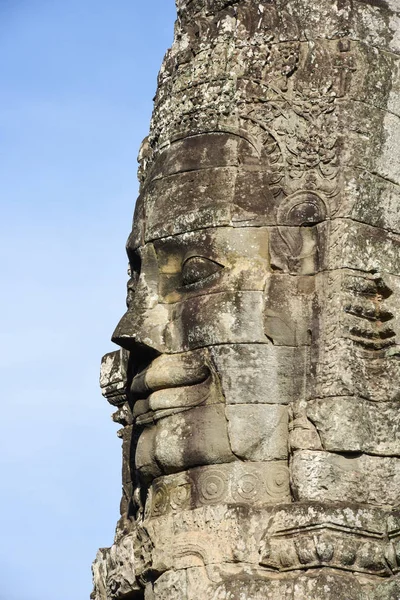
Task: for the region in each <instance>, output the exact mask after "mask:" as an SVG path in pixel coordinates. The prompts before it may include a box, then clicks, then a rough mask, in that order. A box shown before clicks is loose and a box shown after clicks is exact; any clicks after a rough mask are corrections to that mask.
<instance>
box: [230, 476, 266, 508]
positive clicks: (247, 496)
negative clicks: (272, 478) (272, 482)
mask: <svg viewBox="0 0 400 600" xmlns="http://www.w3.org/2000/svg"><path fill="white" fill-rule="evenodd" d="M261 491H262V483H261V481H260V479H259V477H258V476H257V475H256V474H255V473H245V474H244V475H241V476H240V477H238V479H237V480H236V481H234V483H233V486H232V494H233V497H234V498H235V500H236V501H239V502H240V501H243V500H244V501H245V502H252V501H254V500H257V499H258V498H259V496H260V495H261Z"/></svg>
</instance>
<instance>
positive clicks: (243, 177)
mask: <svg viewBox="0 0 400 600" xmlns="http://www.w3.org/2000/svg"><path fill="white" fill-rule="evenodd" d="M176 4H177V12H178V19H177V24H176V29H175V40H174V43H173V46H172V48H171V49H170V50H169V51H168V52H167V54H166V57H165V60H164V62H163V65H162V68H161V71H160V74H159V82H158V90H157V95H156V98H155V106H154V113H153V119H152V123H151V127H150V133H149V136H148V138H146V140H145V141H144V142H143V144H142V147H141V149H140V153H139V180H140V182H141V187H140V195H139V198H138V200H137V203H136V208H135V216H134V221H133V227H132V231H131V233H130V236H129V238H128V243H127V253H128V258H129V282H128V294H127V312H126V313H125V315H124V316H123V317H122V319H121V321H120V322H119V323H118V325H117V327H116V330H115V332H114V335H113V340H114V342H116V343H117V344H118V345H119V346H120V348H121V349H120V350H118V351H115V352H112V353H109V354H107V355H106V356H105V357H104V358H103V362H102V369H101V380H100V381H101V388H102V392H103V394H104V396H105V397H106V398H107V400H108V401H109V402H110V403H111V404H112V405H113V406H114V407H116V409H117V410H116V412H115V414H114V415H113V419H114V420H115V421H116V422H118V423H120V424H121V425H122V429H121V431H120V432H119V436H120V438H121V440H122V450H123V465H122V501H121V516H120V520H119V522H118V525H117V530H116V536H115V540H114V544H113V546H112V547H111V548H110V549H102V550H100V551H99V553H98V555H97V558H96V561H95V563H94V566H93V576H94V591H93V593H92V599H93V600H164V599H165V600H167V599H168V600H195V599H196V600H197V599H198V598H200V597H201V598H205V599H207V600H267V599H268V600H278V599H279V600H281V599H282V600H283V599H285V600H310V599H311V598H312V599H313V600H333V599H335V600H339V599H340V600H341V599H343V600H344V599H346V600H398V599H399V598H400V579H399V577H400V575H399V573H400V516H399V511H400V458H399V457H400V433H399V432H400V417H399V415H400V405H399V402H400V393H399V383H400V341H399V331H400V310H399V306H400V217H399V215H400V210H399V209H400V195H399V185H400V160H399V151H398V147H399V140H400V100H399V98H400V36H399V31H400V5H398V3H397V1H396V0H318V1H316V0H257V1H256V0H177V2H176Z"/></svg>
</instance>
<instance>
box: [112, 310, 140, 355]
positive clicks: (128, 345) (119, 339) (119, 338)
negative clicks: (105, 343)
mask: <svg viewBox="0 0 400 600" xmlns="http://www.w3.org/2000/svg"><path fill="white" fill-rule="evenodd" d="M135 330H136V327H135V323H134V319H133V315H132V313H131V312H130V311H127V312H126V313H125V314H124V316H123V317H122V318H121V320H120V321H119V323H118V325H117V326H116V328H115V330H114V333H113V334H112V336H111V341H112V342H114V344H117V345H118V346H121V348H124V349H125V350H132V349H133V347H134V345H135V343H136V338H137V334H136V331H135Z"/></svg>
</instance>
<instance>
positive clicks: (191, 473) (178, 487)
mask: <svg viewBox="0 0 400 600" xmlns="http://www.w3.org/2000/svg"><path fill="white" fill-rule="evenodd" d="M290 501H291V494H290V487H289V469H288V467H287V464H286V462H285V461H274V462H264V463H251V462H246V463H231V464H225V465H219V466H216V467H199V468H197V469H190V470H188V471H185V472H184V473H179V474H176V475H168V476H165V477H160V478H159V479H157V480H155V481H154V482H153V483H152V484H151V486H150V489H149V495H148V499H147V501H146V513H145V517H146V518H148V519H151V518H155V517H160V516H163V515H166V514H169V513H173V512H177V511H181V510H190V509H195V508H199V507H202V506H213V505H217V504H228V505H234V504H248V505H251V506H253V507H259V506H263V505H265V504H271V503H285V502H290Z"/></svg>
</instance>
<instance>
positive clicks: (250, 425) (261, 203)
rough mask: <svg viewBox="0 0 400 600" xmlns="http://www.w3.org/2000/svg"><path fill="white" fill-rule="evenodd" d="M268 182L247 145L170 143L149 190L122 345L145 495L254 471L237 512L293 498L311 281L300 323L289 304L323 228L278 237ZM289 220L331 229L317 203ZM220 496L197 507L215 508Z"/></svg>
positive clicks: (139, 213) (137, 232) (305, 284)
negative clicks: (201, 470)
mask: <svg viewBox="0 0 400 600" xmlns="http://www.w3.org/2000/svg"><path fill="white" fill-rule="evenodd" d="M249 175H251V179H252V180H255V181H256V184H257V185H256V186H254V188H252V187H251V186H250V185H249V181H250V178H249ZM263 177H264V178H265V169H264V170H263V165H261V164H260V159H259V156H258V154H257V152H256V150H255V149H254V147H252V145H251V143H250V142H249V141H248V140H244V139H243V138H242V137H240V136H237V135H233V134H228V133H220V134H204V135H198V136H193V137H189V138H185V139H182V140H179V141H177V142H175V143H174V144H172V145H171V147H170V148H168V149H167V150H166V151H165V152H164V153H163V154H161V156H160V157H159V158H158V160H157V161H156V163H155V165H154V166H153V167H152V168H151V170H150V172H149V173H148V175H147V178H146V182H145V184H144V185H143V186H142V191H141V195H140V197H139V200H138V203H137V206H136V211H135V218H134V224H133V230H132V233H131V235H130V237H129V239H128V244H127V252H128V256H129V261H130V275H131V277H130V280H129V283H128V300H127V304H128V310H127V312H126V314H125V315H124V316H123V318H122V319H121V321H120V322H119V324H118V326H117V328H116V330H115V332H114V335H113V341H114V342H116V343H117V344H118V345H120V346H121V347H122V348H124V349H125V350H126V351H128V353H129V359H128V369H127V373H128V375H127V382H128V383H127V385H128V388H129V390H128V393H129V403H130V408H131V410H132V416H133V423H134V428H135V431H136V432H137V437H138V439H137V443H136V445H135V450H134V455H135V457H134V468H133V470H136V471H137V475H138V480H139V484H140V486H141V487H142V488H143V486H144V487H146V486H148V485H150V484H151V483H152V481H153V480H154V479H156V478H158V477H160V476H164V475H170V474H174V473H181V472H186V471H188V470H193V469H194V471H191V477H192V478H193V477H195V474H196V472H197V471H196V469H197V468H198V467H204V466H207V465H223V468H222V470H221V468H220V470H219V473H220V474H221V473H222V479H223V480H224V479H225V478H228V479H231V478H232V477H235V476H234V474H233V470H234V469H237V468H238V467H239V465H240V464H242V463H243V461H246V464H248V468H247V471H246V472H249V468H250V471H251V469H253V470H254V474H253V476H247V475H246V477H245V479H244V480H243V481H240V477H239V483H238V484H237V483H236V484H235V486H236V487H235V489H236V492H232V489H231V488H232V486H230V491H228V490H227V491H226V493H227V494H228V496H229V497H228V498H227V500H229V498H230V497H231V495H232V494H233V495H235V493H236V496H239V499H241V500H243V499H245V500H246V499H248V500H249V501H250V500H251V501H252V503H253V504H254V502H257V500H259V501H260V502H262V503H265V502H276V501H278V500H279V501H285V500H288V499H290V492H289V475H288V469H287V460H288V408H287V405H288V403H289V402H290V401H292V400H293V398H294V397H295V396H296V397H298V396H299V390H301V387H302V385H303V384H302V381H303V379H304V369H305V363H306V352H305V349H306V347H307V345H308V344H309V340H308V327H309V326H308V325H307V319H306V318H305V314H304V315H301V314H298V312H299V307H301V306H302V302H301V298H302V297H303V298H305V299H306V301H305V302H303V304H304V305H305V304H306V303H307V302H308V300H307V298H309V297H311V296H310V295H312V293H313V284H312V282H310V278H308V281H303V279H304V277H303V278H302V277H300V280H301V283H300V285H299V286H298V289H296V298H295V300H296V311H297V312H296V314H293V310H294V308H293V310H292V308H291V306H290V302H291V301H292V300H293V285H295V286H297V285H298V284H297V283H293V282H296V281H297V279H298V278H296V277H293V275H299V274H300V275H301V274H302V273H303V272H304V273H305V275H309V274H310V273H313V271H314V270H315V266H314V262H315V246H316V244H315V240H314V238H313V236H314V231H313V228H312V227H311V228H304V229H301V228H297V229H296V230H295V229H294V228H293V227H289V228H285V224H286V223H285V221H284V219H285V218H286V219H287V218H288V217H287V216H286V217H280V218H281V219H283V221H282V223H283V226H282V227H279V228H278V227H277V214H278V213H279V211H277V210H274V209H276V205H277V200H276V199H274V197H273V195H272V193H271V191H270V189H269V186H268V182H267V181H266V180H264V181H261V183H260V178H263ZM281 204H282V203H281ZM299 207H300V212H301V211H303V212H302V214H301V215H300V217H299V216H298V215H297V212H298V211H299ZM304 207H306V209H305V208H304ZM310 207H311V209H310ZM290 211H292V212H294V213H295V214H296V218H297V219H299V218H301V219H303V220H305V221H310V222H311V224H313V223H314V221H317V222H318V219H319V220H321V219H320V215H319V214H317V217H318V219H317V218H316V213H318V210H316V209H315V206H314V205H313V204H312V202H308V201H307V199H306V200H304V199H303V198H298V199H297V200H296V199H295V200H293V201H291V204H290ZM290 211H289V212H290ZM296 211H297V212H296ZM307 211H308V212H307ZM280 213H282V208H280ZM299 232H300V233H299ZM271 239H272V240H274V239H275V240H276V241H275V242H274V250H272V256H271ZM277 278H278V282H277ZM276 282H277V283H276ZM300 312H301V309H300ZM303 312H304V313H306V312H307V311H306V309H304V311H303ZM294 319H296V325H294ZM131 467H133V465H131ZM260 482H261V483H260ZM214 483H215V482H214ZM260 486H261V487H260ZM196 487H197V488H198V487H199V485H197V486H196ZM214 487H215V486H214ZM214 487H213V485H211V487H209V489H207V486H206V484H205V487H204V486H203V489H200V495H202V494H205V496H206V497H208V496H210V500H211V501H212V500H213V493H215V495H216V498H217V497H218V494H219V492H218V489H217V488H218V485H217V486H216V488H215V489H214ZM228 487H229V486H228ZM200 488H201V486H200ZM198 493H199V492H198V490H197V493H196V495H197V496H198ZM142 500H143V501H145V496H144V497H143V498H142ZM193 501H194V502H196V500H195V499H194V500H193V499H192V502H193Z"/></svg>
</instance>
